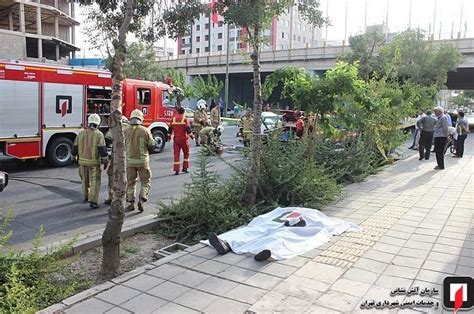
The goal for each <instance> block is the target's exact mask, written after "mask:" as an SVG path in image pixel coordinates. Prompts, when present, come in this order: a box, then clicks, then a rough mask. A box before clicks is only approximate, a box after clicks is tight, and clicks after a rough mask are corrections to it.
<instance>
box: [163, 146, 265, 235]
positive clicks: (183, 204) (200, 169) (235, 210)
mask: <svg viewBox="0 0 474 314" xmlns="http://www.w3.org/2000/svg"><path fill="white" fill-rule="evenodd" d="M208 164H209V157H208V156H206V155H205V154H204V153H203V152H201V154H200V156H199V158H198V162H197V169H196V170H195V171H194V172H193V173H192V180H191V183H189V184H186V185H185V189H186V190H185V195H184V197H183V198H181V199H180V200H173V201H171V203H170V204H164V203H162V204H160V205H159V208H160V210H159V212H158V218H159V219H161V221H160V225H159V226H158V232H159V233H160V234H162V235H164V236H166V237H169V238H173V239H177V240H179V241H184V242H187V243H195V242H196V241H198V240H201V239H204V238H205V237H206V236H207V234H208V232H210V231H214V232H217V233H222V232H225V231H227V230H229V229H232V228H235V227H238V226H240V225H242V224H245V223H247V222H248V221H249V219H251V218H252V217H253V216H255V215H256V212H255V211H254V210H253V209H249V208H245V207H244V206H243V205H242V198H243V186H244V183H243V180H242V177H241V176H239V175H235V176H234V177H232V179H230V180H228V181H227V182H226V183H223V182H222V180H221V179H220V177H219V176H218V175H217V173H216V172H215V171H211V170H209V165H208Z"/></svg>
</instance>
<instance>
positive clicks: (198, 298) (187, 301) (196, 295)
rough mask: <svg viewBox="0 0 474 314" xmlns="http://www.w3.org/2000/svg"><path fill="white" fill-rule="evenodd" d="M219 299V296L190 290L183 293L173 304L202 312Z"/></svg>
mask: <svg viewBox="0 0 474 314" xmlns="http://www.w3.org/2000/svg"><path fill="white" fill-rule="evenodd" d="M217 299H218V297H217V296H215V295H212V294H209V293H206V292H202V291H198V290H189V291H187V292H185V293H183V294H182V295H181V296H179V297H177V298H176V299H175V300H174V301H173V302H174V303H177V304H180V305H183V306H186V307H189V308H191V309H193V310H198V311H202V310H204V308H205V307H207V306H208V305H209V304H211V303H212V302H214V301H216V300H217Z"/></svg>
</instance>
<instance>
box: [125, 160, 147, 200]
mask: <svg viewBox="0 0 474 314" xmlns="http://www.w3.org/2000/svg"><path fill="white" fill-rule="evenodd" d="M138 178H140V196H139V197H140V199H142V200H144V201H145V202H146V201H147V200H148V194H149V193H150V188H151V170H150V166H148V165H147V166H145V167H127V202H130V203H134V202H135V191H136V186H137V179H138Z"/></svg>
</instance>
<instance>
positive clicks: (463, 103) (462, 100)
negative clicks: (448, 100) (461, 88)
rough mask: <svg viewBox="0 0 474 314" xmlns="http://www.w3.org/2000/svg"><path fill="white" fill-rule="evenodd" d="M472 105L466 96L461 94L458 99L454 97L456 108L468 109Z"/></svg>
mask: <svg viewBox="0 0 474 314" xmlns="http://www.w3.org/2000/svg"><path fill="white" fill-rule="evenodd" d="M470 103H471V99H470V98H469V97H466V96H465V95H464V94H459V95H457V96H456V97H453V104H454V106H455V107H456V108H464V107H467V106H468V105H469V104H470Z"/></svg>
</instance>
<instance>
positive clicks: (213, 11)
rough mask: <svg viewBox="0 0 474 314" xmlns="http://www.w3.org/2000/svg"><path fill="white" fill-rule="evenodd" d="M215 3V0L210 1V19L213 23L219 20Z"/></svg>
mask: <svg viewBox="0 0 474 314" xmlns="http://www.w3.org/2000/svg"><path fill="white" fill-rule="evenodd" d="M216 4H217V0H212V1H211V11H212V15H211V21H212V23H213V24H217V23H218V22H219V14H218V13H217V10H216Z"/></svg>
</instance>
